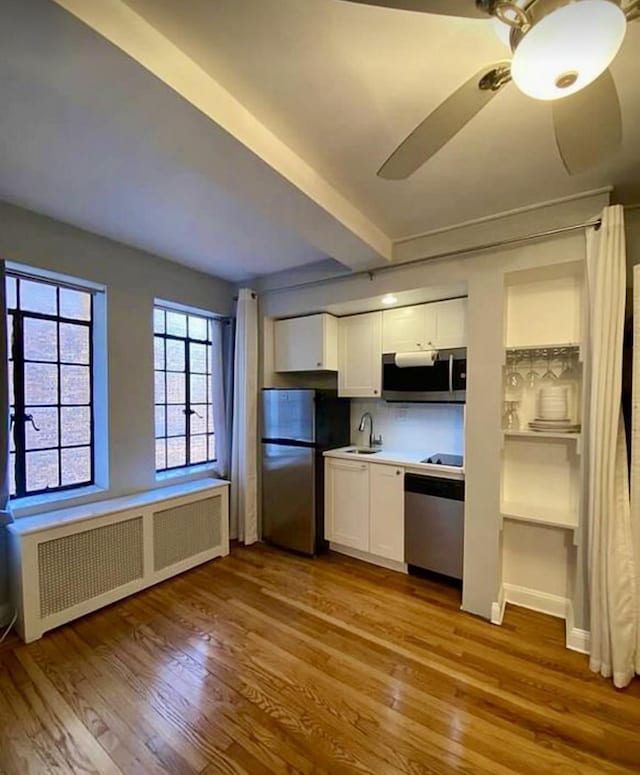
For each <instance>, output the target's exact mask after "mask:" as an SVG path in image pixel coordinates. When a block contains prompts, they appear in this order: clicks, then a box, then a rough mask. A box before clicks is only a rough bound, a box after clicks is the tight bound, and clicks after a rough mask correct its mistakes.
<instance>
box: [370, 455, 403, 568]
mask: <svg viewBox="0 0 640 775" xmlns="http://www.w3.org/2000/svg"><path fill="white" fill-rule="evenodd" d="M369 498H370V503H371V510H370V515H369V518H370V523H369V524H370V530H371V534H370V540H369V551H370V552H371V554H377V555H378V557H386V558H387V559H389V560H396V561H397V562H404V469H402V468H397V467H396V466H387V465H381V464H379V463H372V464H371V465H370V466H369Z"/></svg>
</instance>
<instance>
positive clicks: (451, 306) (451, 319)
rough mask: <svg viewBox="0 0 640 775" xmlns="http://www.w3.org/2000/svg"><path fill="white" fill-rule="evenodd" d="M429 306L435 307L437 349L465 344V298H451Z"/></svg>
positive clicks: (463, 345)
mask: <svg viewBox="0 0 640 775" xmlns="http://www.w3.org/2000/svg"><path fill="white" fill-rule="evenodd" d="M429 306H432V307H436V308H437V310H436V314H437V324H436V346H437V347H438V348H439V349H449V348H454V347H466V346H467V300H466V299H451V300H450V301H439V302H437V303H436V304H431V305H429Z"/></svg>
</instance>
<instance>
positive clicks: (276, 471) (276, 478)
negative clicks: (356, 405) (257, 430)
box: [262, 388, 350, 555]
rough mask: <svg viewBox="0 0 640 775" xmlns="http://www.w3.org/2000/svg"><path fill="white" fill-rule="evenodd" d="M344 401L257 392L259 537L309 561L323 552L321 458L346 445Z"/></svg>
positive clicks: (323, 393) (324, 394)
mask: <svg viewBox="0 0 640 775" xmlns="http://www.w3.org/2000/svg"><path fill="white" fill-rule="evenodd" d="M349 424H350V423H349V399H348V398H338V397H337V393H336V392H335V391H330V390H289V389H280V388H264V389H263V391H262V425H263V428H262V430H263V433H262V436H263V438H262V537H263V538H264V540H265V541H268V542H269V543H272V544H276V545H277V546H280V547H283V548H285V549H291V550H293V551H296V552H301V553H303V554H308V555H313V554H317V553H318V552H319V551H321V549H322V547H323V546H324V460H323V457H322V453H323V452H324V451H325V450H327V449H335V448H336V447H343V446H345V445H347V444H349V441H350V439H349V437H350V429H349Z"/></svg>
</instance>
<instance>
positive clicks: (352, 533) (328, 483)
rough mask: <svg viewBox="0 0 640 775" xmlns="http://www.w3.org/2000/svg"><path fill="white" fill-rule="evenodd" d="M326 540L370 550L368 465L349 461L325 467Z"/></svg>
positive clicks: (334, 462)
mask: <svg viewBox="0 0 640 775" xmlns="http://www.w3.org/2000/svg"><path fill="white" fill-rule="evenodd" d="M325 488H326V492H325V538H326V539H327V540H328V541H333V542H334V543H336V544H342V545H343V546H350V547H351V548H352V549H360V550H361V551H363V552H368V551H369V466H368V464H367V463H361V462H360V461H355V460H354V461H353V462H352V461H351V460H337V459H336V460H330V461H327V463H326V464H325Z"/></svg>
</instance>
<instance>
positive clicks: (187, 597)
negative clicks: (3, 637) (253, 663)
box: [171, 574, 617, 772]
mask: <svg viewBox="0 0 640 775" xmlns="http://www.w3.org/2000/svg"><path fill="white" fill-rule="evenodd" d="M219 579H220V574H219ZM223 588H224V585H223V584H218V585H216V591H215V592H214V591H212V590H208V591H206V592H203V591H199V590H197V589H196V588H193V589H192V590H191V591H190V592H189V593H186V590H185V591H182V590H181V591H182V594H181V595H179V596H178V597H177V598H176V599H175V602H176V603H177V604H178V605H179V604H180V601H181V600H184V601H187V604H188V605H191V604H192V603H195V602H197V600H198V598H202V597H204V598H205V599H206V598H207V597H209V598H210V597H211V596H212V595H218V594H222V595H223V597H224V595H225V593H224V592H223V591H222V590H223ZM239 591H240V587H239V586H238V585H237V584H236V585H235V586H234V587H233V592H234V593H236V594H237V593H238V592H239ZM231 602H235V603H236V605H238V606H240V607H242V606H243V605H244V604H243V603H241V602H239V601H231ZM254 605H255V602H254ZM171 610H172V614H173V615H175V612H176V608H173V607H172V609H171ZM213 610H214V609H213V608H209V609H203V611H202V613H203V614H204V616H203V620H202V623H201V625H200V626H202V627H206V626H207V621H208V620H209V619H210V618H212V616H213V614H212V611H213ZM248 610H249V615H250V620H251V619H253V620H254V622H253V624H251V623H249V624H245V626H247V627H248V628H249V629H252V630H253V631H254V632H258V630H257V629H256V627H255V619H256V618H260V617H263V618H264V619H265V622H266V624H267V627H268V628H267V629H265V630H264V633H263V634H264V637H265V639H270V640H271V641H274V640H275V639H276V638H277V634H278V633H277V627H279V628H280V629H284V630H286V631H287V632H288V635H289V638H288V639H289V641H290V642H291V643H292V644H293V645H292V650H293V651H294V652H295V653H298V652H301V651H303V649H302V648H301V645H300V642H299V641H300V639H301V637H305V636H301V626H302V625H301V620H300V619H298V620H297V621H296V623H295V629H294V628H292V627H288V625H286V624H284V623H283V622H278V619H277V617H276V616H275V615H274V614H275V610H274V609H273V608H271V609H269V608H267V610H268V611H269V613H268V614H265V613H264V612H263V611H260V610H258V609H257V608H255V607H254V608H248ZM191 617H193V613H192V614H191ZM234 618H237V616H236V617H234ZM284 618H285V621H290V619H291V615H290V612H289V614H288V615H287V614H285V617H284ZM274 625H276V630H275V631H274ZM215 626H216V628H219V625H217V624H216V625H215ZM321 632H322V631H320V633H321ZM324 634H325V639H324V640H326V635H327V632H326V631H325V633H324ZM314 635H315V637H314ZM307 642H308V643H311V644H313V643H318V644H320V646H319V647H320V648H324V642H323V639H322V638H321V635H320V634H319V633H315V631H314V630H312V631H311V634H310V636H309V637H308V639H307ZM351 651H353V643H350V644H349V646H348V647H347V648H345V649H344V652H345V653H342V651H341V650H340V649H334V650H333V652H332V653H333V656H334V657H338V658H340V659H342V660H344V659H349V657H347V656H346V654H347V653H348V652H351ZM375 656H376V655H375V654H373V655H371V654H367V653H362V654H359V655H358V660H354V661H352V664H350V665H349V666H348V671H347V672H346V675H347V676H350V675H351V674H354V675H357V681H358V683H357V686H358V688H359V689H360V691H363V683H364V682H363V672H365V673H366V672H367V671H368V670H369V668H368V667H366V666H367V665H368V663H369V662H370V661H372V658H373V660H374V661H375ZM309 661H311V662H315V663H318V662H320V660H319V659H318V657H317V655H316V656H314V657H313V658H311V659H310V660H309ZM354 662H355V664H354ZM390 664H393V662H391V663H390ZM333 667H335V665H330V664H328V663H327V662H326V661H325V662H324V663H323V670H324V671H325V672H331V670H330V668H333ZM354 667H356V668H360V669H359V671H358V672H353V668H354ZM382 675H383V676H384V673H383V674H382ZM337 678H338V680H339V681H340V685H342V686H343V687H344V683H345V678H344V675H343V676H338V677H337ZM348 680H349V679H348V677H347V679H346V681H347V682H348ZM417 683H418V685H422V684H423V683H427V684H432V683H433V678H432V677H430V676H428V675H425V676H424V677H423V678H422V677H421V678H420V679H419V680H418V682H417ZM410 690H411V687H410V686H408V685H407V684H406V683H403V682H397V684H396V686H394V689H393V691H394V693H396V696H397V694H400V695H401V696H406V694H407V693H408V691H410ZM419 694H420V701H421V702H422V706H423V710H421V712H420V715H421V717H422V721H423V722H424V721H426V720H428V725H429V728H430V729H431V730H432V731H433V729H434V728H437V727H438V725H441V726H442V728H443V731H444V735H445V738H446V736H447V733H448V732H449V729H450V727H449V725H448V724H447V711H448V710H450V709H449V708H447V706H446V705H445V704H444V703H438V701H437V700H435V698H434V696H433V695H428V694H427V693H426V692H423V691H422V690H420V692H419ZM455 699H456V700H457V701H456V704H455V706H454V707H453V710H455V714H454V716H455V719H456V720H457V721H461V719H464V717H465V713H464V711H461V703H460V697H459V696H458V697H457V698H455ZM382 701H383V702H384V699H383V700H382ZM432 706H433V707H435V710H436V713H435V715H430V714H429V713H428V710H427V709H430V708H431V707H432ZM491 722H495V717H493V718H490V719H489V723H488V725H485V728H483V729H479V730H478V734H477V736H476V739H475V740H474V745H475V746H476V747H477V746H478V744H480V747H482V746H486V745H487V742H486V741H494V742H495V744H496V746H497V750H498V751H500V750H501V749H502V750H503V751H504V750H506V751H507V753H506V754H505V753H502V756H503V758H507V759H508V758H509V756H510V752H511V748H513V750H514V751H517V752H518V753H520V754H521V756H522V757H523V759H522V760H523V761H525V758H524V757H526V756H531V755H532V753H533V754H534V755H535V756H536V758H537V759H538V760H539V761H541V760H544V758H545V749H544V748H543V747H540V746H538V749H537V750H531V748H529V749H527V746H526V745H523V741H522V739H509V738H507V739H503V738H504V735H500V734H496V732H495V730H493V729H492V723H491ZM464 724H465V725H466V726H468V728H469V729H472V730H473V729H476V728H477V727H478V724H477V719H474V718H473V717H470V719H467V720H465V721H464ZM469 729H467V734H468V733H469ZM531 739H535V735H532V736H531ZM555 748H556V750H557V751H558V750H559V749H560V748H561V743H559V742H557V741H556V743H555ZM577 756H578V758H579V759H580V760H581V763H580V768H581V769H580V771H587V769H586V768H588V766H589V757H588V756H584V757H583V756H582V755H581V754H580V755H577ZM557 758H559V757H557V756H556V759H557ZM570 763H571V762H570V760H569V761H567V762H565V764H566V765H567V766H569V765H570ZM474 766H475V768H476V770H478V769H479V765H478V763H477V762H476V763H475V765H474ZM494 769H495V766H494ZM511 771H517V769H512V770H511ZM576 771H578V770H576ZM594 771H597V772H601V771H602V767H601V766H600V765H598V767H597V769H596V770H594ZM612 771H617V770H616V769H615V768H612Z"/></svg>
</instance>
